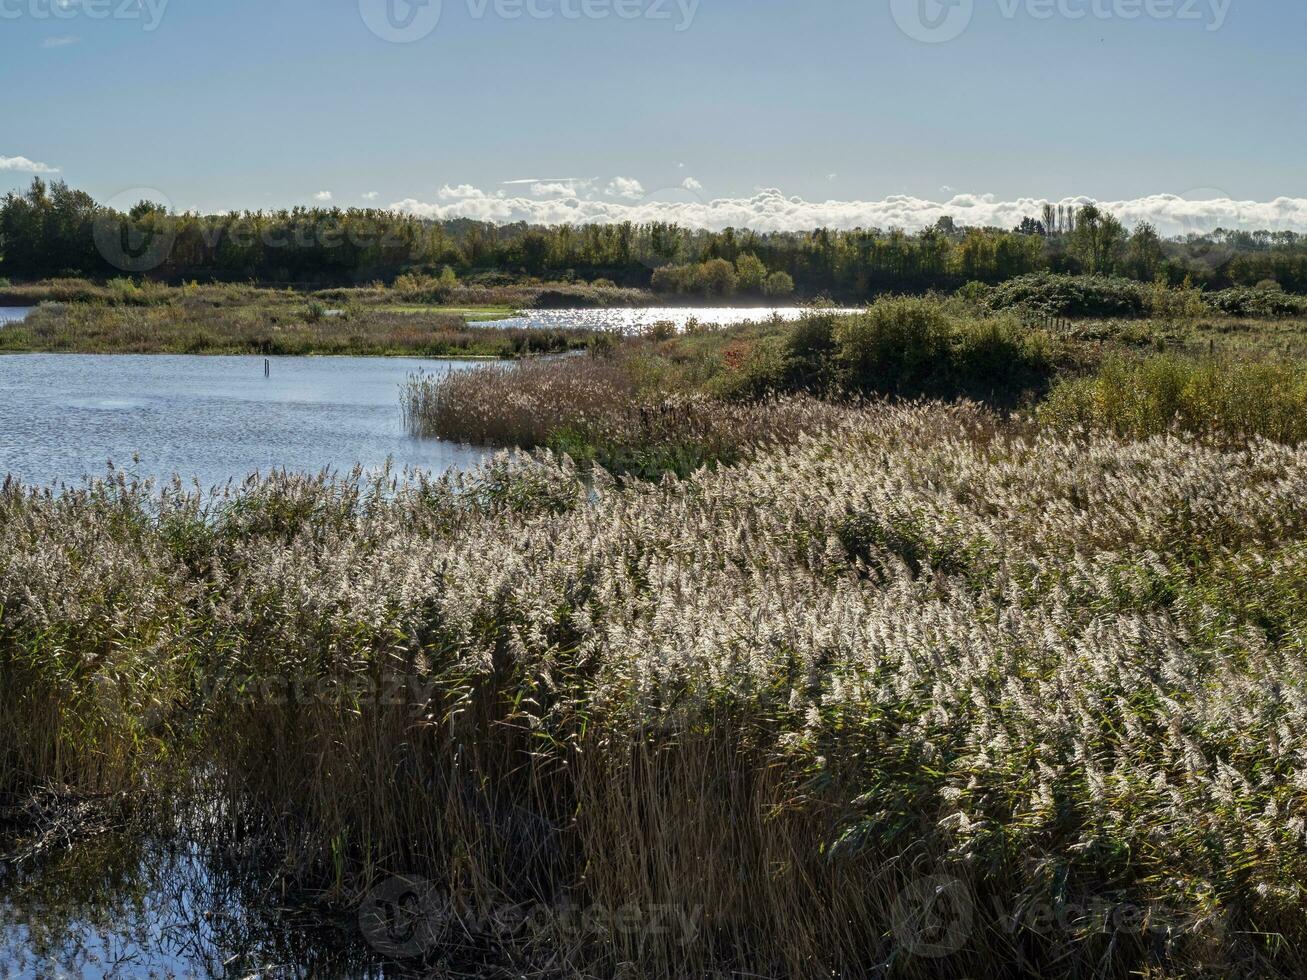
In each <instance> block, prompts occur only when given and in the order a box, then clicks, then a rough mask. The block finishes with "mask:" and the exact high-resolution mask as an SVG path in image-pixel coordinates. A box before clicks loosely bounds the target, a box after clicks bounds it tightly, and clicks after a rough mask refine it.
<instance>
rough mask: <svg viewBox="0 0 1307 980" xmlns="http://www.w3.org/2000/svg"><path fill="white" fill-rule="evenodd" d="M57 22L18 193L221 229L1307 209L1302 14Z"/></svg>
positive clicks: (370, 14)
mask: <svg viewBox="0 0 1307 980" xmlns="http://www.w3.org/2000/svg"><path fill="white" fill-rule="evenodd" d="M48 2H49V0H0V86H3V89H4V91H5V92H6V97H5V99H4V106H3V108H0V168H5V169H0V190H6V189H10V188H16V187H20V186H23V185H25V184H26V183H27V182H28V181H29V180H30V173H28V172H27V171H29V170H31V169H35V168H34V167H30V166H25V165H24V164H22V163H19V164H15V163H13V162H12V161H14V160H15V159H17V158H23V159H24V160H25V161H27V162H29V163H32V164H44V165H46V166H48V167H50V168H57V169H58V171H59V175H60V176H62V177H64V178H65V179H67V180H68V181H69V182H70V183H71V184H73V185H75V186H78V187H82V188H84V189H86V190H88V191H90V192H91V193H92V194H94V195H95V196H96V197H97V198H99V199H102V200H108V199H111V198H113V197H114V196H115V195H117V194H119V193H121V192H123V191H127V190H128V189H131V188H138V187H149V188H157V189H158V190H159V191H160V192H161V193H162V195H163V196H165V197H166V198H167V200H168V201H169V202H170V203H172V204H173V205H174V206H175V207H177V208H198V209H202V210H219V209H230V208H242V207H252V208H253V207H271V206H284V205H292V204H309V203H313V201H314V196H315V195H318V194H322V193H323V192H329V193H330V194H331V199H332V201H333V202H334V203H338V204H341V205H358V204H364V203H368V202H367V201H365V199H364V195H365V194H375V195H376V197H375V198H371V199H370V200H372V201H375V203H378V204H381V205H391V204H396V203H400V202H406V206H408V207H410V208H413V209H415V210H421V209H422V208H424V207H425V208H427V209H428V210H431V211H433V212H436V211H438V209H440V208H448V207H456V208H463V209H465V210H469V212H470V213H476V209H475V208H474V207H473V206H472V205H471V204H469V203H468V202H470V201H476V200H481V201H483V202H484V201H487V200H490V201H493V200H494V199H496V198H498V199H500V200H503V199H507V200H510V201H519V200H520V201H523V202H525V203H523V204H522V205H521V207H522V208H526V209H527V210H528V212H529V210H530V206H531V205H530V201H532V200H536V199H542V200H545V201H547V202H549V201H552V202H555V203H556V202H557V201H558V200H560V199H561V200H563V201H565V202H566V200H567V199H568V197H569V196H570V197H572V198H576V199H579V200H581V201H585V200H587V199H588V200H593V201H596V202H599V203H600V204H602V205H604V206H612V207H619V206H624V205H628V204H629V205H632V206H635V205H643V206H650V205H654V204H658V203H659V202H665V203H668V204H681V205H685V206H693V205H694V204H695V203H696V202H705V201H712V200H716V199H724V200H732V201H739V202H748V201H751V200H754V199H755V198H756V196H757V195H758V193H759V192H760V191H761V190H763V189H772V188H774V189H778V190H779V191H780V193H781V195H783V197H784V198H785V199H792V198H797V199H799V200H801V201H803V202H824V201H856V202H880V201H885V200H887V199H894V198H896V196H903V197H905V198H909V199H912V200H914V201H921V202H930V203H941V202H947V201H950V200H952V199H954V198H955V197H956V196H957V195H992V197H991V198H987V199H982V200H989V201H997V202H1000V203H1009V202H1014V201H1017V200H1018V199H1021V198H1034V199H1044V198H1047V199H1051V200H1061V199H1065V198H1070V197H1072V196H1075V195H1086V196H1089V197H1093V198H1095V199H1098V200H1102V201H1108V202H1113V201H1118V202H1131V201H1136V202H1137V201H1139V200H1141V199H1151V198H1152V197H1154V196H1156V195H1161V194H1174V195H1182V196H1184V197H1188V198H1191V199H1199V198H1201V199H1225V198H1233V199H1235V200H1237V201H1241V202H1269V201H1272V200H1274V199H1276V198H1290V199H1293V200H1295V201H1298V200H1300V199H1302V198H1307V188H1304V187H1303V183H1304V177H1303V173H1304V171H1303V167H1302V163H1301V161H1302V159H1303V158H1304V155H1305V154H1307V100H1304V99H1302V97H1301V89H1302V87H1303V83H1304V82H1307V68H1304V63H1303V60H1302V58H1301V53H1300V51H1301V44H1302V41H1303V40H1304V38H1307V5H1304V4H1299V3H1287V2H1278V3H1270V2H1267V0H948V3H949V4H952V6H942V5H940V4H939V2H938V0H803V2H799V0H789V2H781V0H529V2H530V3H532V4H533V5H534V8H533V9H534V15H533V14H532V13H531V12H529V11H527V10H525V9H521V10H520V16H517V17H513V16H511V15H512V14H513V12H514V10H517V9H519V8H517V7H514V6H513V5H514V4H521V3H524V2H527V0H443V4H442V6H441V9H440V17H439V21H438V23H436V24H435V26H434V28H433V29H431V30H430V33H427V34H426V35H425V36H424V37H422V38H421V39H420V40H416V41H413V42H411V43H391V42H389V41H387V40H384V39H382V38H381V37H378V36H377V34H376V33H374V31H373V30H371V29H369V26H368V22H367V21H368V18H372V20H373V22H374V23H375V22H376V18H377V17H378V16H379V12H378V6H377V5H381V4H384V3H386V2H388V0H318V2H311V0H225V2H219V0H206V2H201V0H141V5H140V6H137V5H136V4H135V3H134V2H133V0H57V2H61V3H62V4H63V6H61V7H59V8H57V10H54V11H52V10H51V9H50V8H49V7H48V6H47V3H48ZM393 2H395V3H400V4H402V3H403V2H404V0H393ZM97 3H99V4H102V5H103V6H101V7H99V8H97V7H95V6H94V4H97ZM583 3H586V4H589V5H590V6H589V7H588V8H586V9H584V10H583V9H582V4H583ZM616 3H623V4H626V5H627V6H626V7H625V8H624V12H625V13H626V15H627V16H626V17H625V18H624V17H619V16H617V11H616V9H615V7H614V4H616ZM88 4H89V5H90V6H88ZM921 4H924V7H919V5H921ZM414 11H416V14H415V16H416V17H417V18H419V19H418V20H416V21H415V23H416V24H417V25H418V26H419V27H424V26H425V25H427V24H429V23H430V21H424V20H421V19H420V18H427V17H430V15H431V8H430V7H427V8H412V9H411V10H410V9H409V8H407V7H396V8H394V11H393V12H394V13H395V14H396V16H397V17H398V21H396V22H402V20H403V18H404V16H405V15H407V14H409V13H412V12H414ZM587 11H588V13H589V16H587V15H586V12H587ZM55 14H57V15H58V16H55ZM106 15H107V16H106ZM914 17H915V18H917V21H916V22H915V26H914V21H913V18H914ZM923 18H924V20H923ZM949 18H955V19H954V20H952V21H950V20H949ZM927 22H928V23H931V24H941V23H942V24H944V25H945V27H944V29H943V32H942V33H943V34H950V35H951V33H953V32H954V31H955V29H957V28H958V27H959V25H962V29H960V30H959V31H958V32H957V36H956V37H951V39H948V40H940V33H939V32H938V31H937V32H936V34H935V35H934V37H933V38H932V36H931V34H930V28H929V27H928V26H924V25H925V24H926V23H927ZM385 23H386V22H384V21H383V22H382V24H383V30H384V24H385ZM904 24H906V27H905V26H903V25H904ZM397 30H398V28H397ZM913 35H915V36H913ZM923 36H924V37H925V38H926V39H925V40H922V39H919V38H921V37H923ZM4 160H8V161H10V163H9V164H7V165H6V164H5V163H4V162H3V161H4ZM544 178H551V180H549V181H545V180H544ZM560 178H567V179H568V181H569V183H564V184H563V185H562V186H561V187H560V186H554V187H552V188H550V187H547V186H541V187H536V186H534V185H532V184H506V183H505V182H507V181H514V180H532V179H539V180H541V181H542V183H543V184H557V180H558V179H560ZM615 178H624V179H625V180H626V181H629V182H632V183H623V184H614V183H613V181H614V179H615ZM687 180H688V181H689V182H690V183H689V186H688V188H687V185H686V182H687ZM459 188H462V190H459ZM632 188H638V190H636V191H633V190H632ZM442 189H444V191H445V192H446V193H445V194H444V195H443V196H442ZM741 206H742V207H745V208H746V210H747V207H748V206H749V205H747V204H743V205H741ZM483 207H484V205H483ZM490 210H491V212H493V211H494V210H495V209H494V208H491V209H490ZM583 210H585V209H583ZM1145 210H1146V208H1145ZM499 212H500V213H501V214H504V215H506V216H516V212H515V211H513V210H512V209H511V208H510V209H508V210H507V211H505V209H503V208H500V209H499ZM510 212H511V213H510ZM1284 212H1285V209H1284V208H1281V210H1280V211H1279V212H1275V211H1272V212H1269V213H1268V214H1269V218H1268V220H1270V219H1277V220H1289V219H1286V218H1284V217H1283V214H1284ZM442 213H443V212H442ZM543 213H544V214H545V215H546V216H549V215H555V214H557V213H559V212H558V208H557V207H553V206H550V207H548V208H546V210H545V211H544V212H543ZM564 213H565V212H564ZM586 213H590V212H589V211H586ZM1294 213H1295V215H1296V214H1297V211H1296V210H1295V212H1294ZM1304 213H1307V208H1305V209H1304ZM1005 214H1006V212H1004V215H1005ZM1265 216H1266V215H1264V214H1258V217H1265ZM1293 220H1298V219H1297V217H1295V218H1294V219H1293Z"/></svg>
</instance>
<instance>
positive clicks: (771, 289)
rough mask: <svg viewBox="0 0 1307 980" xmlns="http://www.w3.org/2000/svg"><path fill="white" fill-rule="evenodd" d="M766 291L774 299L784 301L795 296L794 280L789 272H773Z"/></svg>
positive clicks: (769, 277) (765, 288) (766, 285)
mask: <svg viewBox="0 0 1307 980" xmlns="http://www.w3.org/2000/svg"><path fill="white" fill-rule="evenodd" d="M764 291H765V292H766V293H767V295H768V296H769V297H771V298H772V299H783V298H784V297H786V296H791V295H793V294H794V280H793V279H792V278H790V274H789V273H788V272H773V273H772V274H771V275H770V276H768V277H767V282H766V284H765V286H764Z"/></svg>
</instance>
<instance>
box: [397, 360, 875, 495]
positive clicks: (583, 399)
mask: <svg viewBox="0 0 1307 980" xmlns="http://www.w3.org/2000/svg"><path fill="white" fill-rule="evenodd" d="M401 401H402V404H403V408H404V415H405V419H406V421H407V424H408V427H409V430H410V431H411V432H413V433H414V434H416V435H422V436H438V437H440V438H444V439H451V440H456V441H460V442H467V443H472V444H476V445H490V446H507V447H514V446H515V447H521V448H526V449H532V448H539V447H545V448H549V449H553V450H555V451H557V452H559V453H567V454H568V455H570V456H571V457H572V458H573V459H575V460H577V461H578V462H584V463H598V464H599V465H601V466H602V467H604V468H606V469H608V470H610V471H614V472H620V473H632V474H636V475H641V476H647V477H660V476H662V474H663V473H664V472H666V471H669V470H670V471H672V472H675V473H678V474H679V475H682V476H685V475H688V474H689V473H691V472H693V471H694V470H695V469H697V468H698V467H700V466H703V465H706V464H716V463H723V462H725V463H730V462H734V461H735V460H738V459H739V458H740V457H741V456H742V455H743V454H744V453H745V452H746V451H747V450H749V449H750V448H755V447H759V446H762V445H766V444H769V443H775V442H793V441H794V440H795V439H797V438H798V437H799V436H800V435H801V434H802V433H805V432H807V433H811V432H816V431H820V430H821V429H823V428H828V427H829V426H831V425H832V424H834V423H835V422H837V421H838V420H840V419H841V418H844V417H846V416H847V415H848V414H849V412H850V409H847V408H842V407H839V406H836V405H830V404H826V403H823V402H819V401H816V400H815V399H811V398H793V397H792V398H772V399H767V400H764V401H761V402H755V403H748V404H745V403H732V402H723V401H719V400H717V399H714V398H710V397H706V396H704V395H700V394H696V393H693V392H683V391H671V392H652V393H650V394H644V393H642V391H641V388H640V386H639V383H638V381H637V371H636V369H635V368H634V367H633V366H632V364H630V363H628V362H627V361H625V360H618V359H609V358H584V357H568V358H562V359H554V360H538V361H528V362H525V363H522V364H518V365H513V366H496V365H486V366H484V367H478V368H474V369H472V370H470V371H458V372H454V373H451V374H448V375H445V376H442V377H438V378H436V377H427V376H424V375H415V376H413V377H410V378H409V380H408V382H407V384H406V385H405V387H404V390H403V392H402V396H401Z"/></svg>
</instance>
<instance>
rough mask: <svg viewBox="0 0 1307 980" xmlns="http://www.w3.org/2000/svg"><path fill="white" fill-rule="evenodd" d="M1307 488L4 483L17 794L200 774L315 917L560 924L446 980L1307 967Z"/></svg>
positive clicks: (866, 426)
mask: <svg viewBox="0 0 1307 980" xmlns="http://www.w3.org/2000/svg"><path fill="white" fill-rule="evenodd" d="M1304 488H1307V456H1305V455H1304V452H1303V450H1292V449H1287V448H1284V447H1281V446H1276V445H1273V444H1269V443H1264V442H1263V443H1254V444H1252V445H1249V446H1246V447H1241V448H1236V449H1221V448H1218V447H1216V446H1214V445H1211V444H1205V443H1203V442H1201V441H1198V440H1193V439H1189V440H1182V439H1177V438H1174V437H1171V436H1162V437H1157V438H1153V439H1150V440H1146V441H1142V442H1127V441H1122V440H1120V439H1118V438H1116V437H1114V436H1107V435H1103V436H1093V437H1084V436H1073V437H1065V438H1064V437H1061V436H1057V435H1054V434H1043V435H1031V434H1028V433H1023V432H1022V431H1020V430H1017V429H1012V428H1009V427H1007V426H1005V425H1004V423H1002V421H1001V420H1000V419H998V418H997V417H995V416H993V415H991V414H989V413H987V412H985V411H984V410H981V409H978V408H976V407H974V406H966V405H962V406H953V407H949V406H942V405H926V406H918V407H900V408H889V407H872V408H866V409H860V410H856V411H852V412H851V413H850V414H848V415H846V416H845V417H843V418H841V419H837V420H834V421H833V422H832V423H831V427H830V428H828V429H827V430H826V431H824V432H823V433H821V434H818V435H816V436H813V437H810V438H807V439H801V440H799V442H798V443H797V444H794V445H791V446H789V447H777V448H773V449H770V450H765V451H763V452H762V453H761V454H760V455H757V456H746V457H745V458H744V459H742V460H741V461H740V462H739V464H738V465H737V466H735V467H730V468H722V469H720V470H718V471H716V472H707V471H704V472H700V473H698V474H697V475H695V476H694V477H693V478H691V479H689V480H686V481H683V482H682V481H674V480H673V481H667V482H663V483H661V484H648V483H639V482H636V483H631V484H627V485H621V484H614V483H613V482H612V481H610V480H606V479H596V480H593V481H586V480H583V479H581V478H580V477H579V476H578V474H577V473H576V472H574V471H573V470H572V469H570V468H569V467H566V466H563V465H560V464H559V463H558V462H557V461H556V460H554V459H550V458H547V457H545V458H539V459H535V460H530V459H525V458H519V459H516V460H508V459H504V460H500V461H497V462H495V463H492V464H490V465H489V466H488V467H487V468H485V469H483V470H482V471H480V472H478V473H473V474H467V475H462V476H454V477H449V478H446V479H443V480H435V481H432V480H418V481H416V482H408V483H404V484H402V485H401V486H399V487H398V488H396V489H395V490H394V491H393V492H392V491H391V488H390V487H389V486H388V485H387V484H378V485H373V486H368V485H360V484H359V483H358V482H357V481H353V480H346V481H344V482H341V483H329V482H322V481H314V480H308V479H303V478H294V477H282V478H274V479H271V480H265V481H262V482H256V483H250V484H247V485H245V486H243V487H240V488H236V489H232V490H229V491H227V492H226V493H225V494H223V495H221V496H219V497H217V498H212V499H208V500H201V499H199V498H196V497H194V496H192V495H190V494H188V493H186V492H183V491H182V490H180V489H177V488H172V489H166V490H165V491H163V492H162V493H158V492H153V491H151V490H149V489H146V488H142V487H139V486H135V485H132V484H130V483H123V482H120V483H117V484H107V485H101V486H100V487H98V488H97V489H94V490H92V491H88V492H83V493H68V494H65V495H63V496H60V497H51V496H47V495H44V494H39V493H29V492H26V491H23V490H21V489H19V488H17V487H14V486H9V487H7V488H6V489H5V490H4V492H3V494H0V600H2V601H3V609H4V614H3V617H2V618H0V746H2V747H3V748H2V749H0V793H3V794H5V795H6V796H7V797H8V798H10V799H15V798H21V797H22V796H23V795H24V794H27V793H29V792H30V791H31V790H32V789H33V788H34V787H38V786H43V785H53V784H57V785H62V786H65V787H71V788H75V789H78V790H81V791H85V792H91V791H99V792H108V791H115V790H121V789H129V790H131V789H135V790H138V791H139V790H141V789H142V788H143V787H145V786H147V785H150V784H151V783H157V782H158V781H159V780H160V778H161V776H160V774H161V773H167V774H169V776H170V779H169V781H168V783H169V785H179V784H183V783H185V782H186V779H185V778H181V777H183V776H185V774H186V773H190V774H191V775H192V777H193V778H194V783H195V785H197V786H201V787H202V788H203V790H204V792H206V793H208V794H213V795H216V798H218V799H220V800H222V801H223V805H222V806H221V807H219V808H218V809H216V810H215V811H214V812H215V813H216V814H220V815H221V821H222V826H223V827H224V828H225V830H224V833H226V834H227V835H229V837H230V839H231V840H232V841H233V842H239V841H242V840H255V839H257V840H258V841H259V842H260V844H261V846H262V847H263V848H265V849H267V852H268V853H269V854H270V855H271V856H272V857H273V858H274V860H275V861H276V862H277V863H278V864H279V866H280V867H281V869H282V872H283V874H284V875H285V876H286V877H287V878H288V879H289V880H291V881H293V882H296V883H298V884H299V885H300V886H302V887H309V888H323V889H328V890H329V891H331V892H333V893H334V894H335V895H336V896H337V898H338V899H339V900H340V901H343V902H346V903H348V902H350V901H351V900H357V899H358V898H360V897H361V896H363V895H364V894H365V893H367V892H368V891H369V889H370V888H372V887H373V886H375V885H377V884H378V883H381V882H386V881H388V880H389V878H390V876H393V875H408V876H414V875H420V876H422V877H423V878H425V879H427V880H428V881H430V882H431V883H432V887H433V888H435V889H436V890H438V892H439V893H440V894H441V895H444V896H447V897H448V901H449V902H451V903H452V906H450V907H452V908H455V909H457V910H458V911H459V913H460V915H462V916H464V917H465V918H464V919H463V920H462V921H467V922H472V923H476V922H478V921H480V922H484V921H486V919H485V916H487V915H489V914H491V913H492V912H493V911H494V910H496V909H503V908H505V907H513V908H519V907H529V908H536V909H540V910H543V911H542V913H541V914H540V915H539V916H538V917H537V918H536V919H533V920H532V924H531V926H530V927H529V928H523V929H521V930H519V931H514V932H512V933H511V934H509V935H508V936H504V935H498V934H494V935H487V934H485V933H484V932H477V931H476V930H475V928H474V930H473V932H472V933H470V934H469V933H464V932H463V931H462V930H461V928H456V929H452V930H451V929H448V925H449V921H450V920H449V919H448V918H441V919H439V923H443V925H442V927H441V928H443V929H446V930H447V931H443V932H440V933H439V935H434V934H433V938H431V940H430V942H429V943H428V944H426V945H422V946H421V947H420V950H419V951H420V952H422V951H425V952H426V953H428V954H430V955H431V956H433V957H444V956H448V955H450V954H451V950H455V949H460V948H464V947H472V952H474V953H475V955H477V956H483V957H484V956H491V955H493V956H494V957H496V958H498V959H499V960H501V961H503V962H506V963H509V964H511V965H512V966H513V967H514V969H516V970H518V971H520V972H525V971H528V970H545V971H546V972H547V971H548V970H549V969H551V967H550V966H549V964H550V963H552V964H553V965H552V969H554V970H556V971H558V972H562V973H577V972H580V973H583V974H585V975H600V976H616V975H625V974H624V973H623V971H629V970H631V969H636V970H637V971H638V972H639V973H640V974H641V975H644V976H667V977H684V976H687V975H700V974H702V973H704V972H706V971H709V970H713V969H723V970H736V971H740V972H742V973H747V974H750V975H755V976H766V977H780V976H813V975H818V974H826V975H829V974H831V973H836V974H843V975H871V974H876V973H889V974H892V975H896V976H909V977H918V976H920V977H925V976H940V977H956V976H961V975H980V974H984V973H991V974H995V975H1004V971H1005V965H1010V964H1012V963H1014V962H1023V961H1024V962H1027V963H1029V964H1031V970H1032V971H1033V972H1044V973H1046V972H1047V970H1048V969H1050V968H1051V967H1052V965H1054V964H1056V969H1057V972H1059V973H1060V974H1062V975H1085V976H1090V975H1094V976H1099V975H1126V974H1128V973H1132V974H1139V973H1144V974H1147V975H1150V976H1156V977H1180V976H1192V975H1196V974H1199V973H1202V972H1203V971H1204V970H1206V971H1207V972H1208V973H1209V974H1212V975H1222V976H1267V975H1275V974H1279V975H1284V976H1292V975H1298V974H1300V973H1301V971H1302V969H1303V968H1304V966H1307V964H1304V963H1303V962H1302V960H1301V958H1300V953H1299V951H1300V950H1301V949H1302V948H1303V942H1304V941H1307V935H1305V934H1304V933H1305V932H1307V930H1304V926H1303V920H1302V917H1301V898H1300V895H1301V890H1302V889H1303V888H1304V887H1307V842H1305V838H1304V835H1303V832H1302V823H1303V820H1304V819H1305V818H1307V796H1304V792H1303V789H1302V787H1301V786H1300V785H1299V783H1300V780H1299V779H1298V777H1297V775H1296V773H1297V771H1298V768H1297V761H1296V760H1297V758H1298V755H1299V754H1300V752H1301V751H1302V747H1303V745H1304V744H1307V713H1305V712H1304V710H1303V708H1302V704H1303V703H1304V697H1303V692H1304V690H1305V687H1304V684H1305V682H1307V677H1305V676H1304V672H1303V666H1302V664H1303V662H1304V658H1303V653H1304V647H1303V643H1304V637H1305V636H1307V605H1305V604H1304V596H1307V589H1304V587H1303V586H1304V579H1303V568H1304V554H1305V553H1307V551H1305V549H1307V540H1305V537H1307V493H1304ZM200 774H202V775H203V778H202V779H201V778H200ZM923 903H924V905H923ZM931 903H939V910H940V911H941V913H942V914H945V915H946V916H949V918H947V919H946V921H947V922H955V923H957V924H958V925H957V928H958V930H959V931H957V932H956V933H955V932H953V931H951V930H949V931H946V932H945V933H943V934H942V935H941V934H940V933H939V932H938V931H929V929H928V926H929V918H928V917H926V918H921V917H918V913H922V914H923V915H924V906H926V905H930V904H931ZM444 907H445V906H442V908H444ZM568 908H571V909H587V910H594V909H598V908H603V909H607V910H616V909H622V910H625V911H624V912H623V913H622V914H623V919H622V920H621V922H623V923H626V925H623V926H622V927H621V928H617V927H616V926H614V924H613V921H614V920H612V918H611V917H603V916H598V915H594V916H592V918H591V919H587V920H585V921H587V922H588V923H589V925H587V926H586V927H585V928H578V927H577V926H576V922H577V920H576V919H575V917H573V918H567V917H566V916H564V915H563V914H562V911H560V910H565V909H568ZM655 908H657V909H664V908H666V909H674V910H681V911H682V912H684V914H685V916H686V917H687V919H691V918H692V920H693V922H694V923H695V926H694V929H693V930H692V932H691V933H690V934H688V936H687V934H686V933H684V932H682V931H681V930H679V929H677V930H663V929H661V928H654V927H653V924H651V923H650V922H649V921H648V919H647V918H643V919H642V918H641V917H642V916H648V915H649V914H650V910H652V909H655ZM641 910H644V911H641ZM479 916H480V918H478V917H479ZM922 929H927V931H925V932H923V931H921V930H922ZM932 944H934V945H932ZM941 944H942V945H941ZM491 951H493V953H492V952H491Z"/></svg>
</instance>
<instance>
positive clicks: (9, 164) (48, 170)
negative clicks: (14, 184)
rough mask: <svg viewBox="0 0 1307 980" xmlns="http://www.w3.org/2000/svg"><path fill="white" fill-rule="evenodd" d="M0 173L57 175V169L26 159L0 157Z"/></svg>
mask: <svg viewBox="0 0 1307 980" xmlns="http://www.w3.org/2000/svg"><path fill="white" fill-rule="evenodd" d="M0 172H7V173H17V174H57V173H58V172H59V168H58V167H52V166H50V165H49V164H46V163H37V162H36V161H35V160H29V159H27V157H0Z"/></svg>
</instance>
